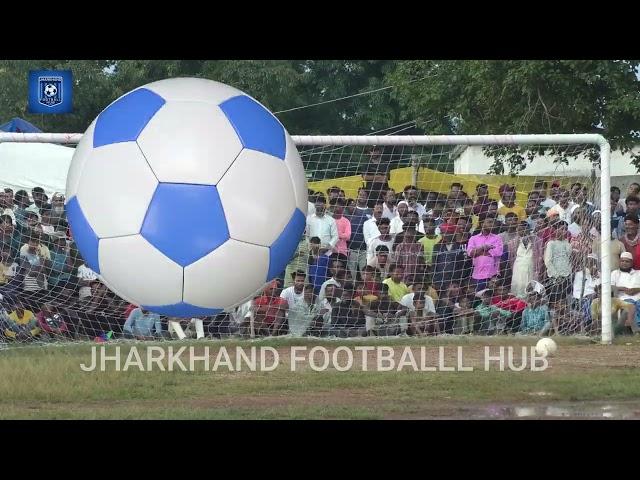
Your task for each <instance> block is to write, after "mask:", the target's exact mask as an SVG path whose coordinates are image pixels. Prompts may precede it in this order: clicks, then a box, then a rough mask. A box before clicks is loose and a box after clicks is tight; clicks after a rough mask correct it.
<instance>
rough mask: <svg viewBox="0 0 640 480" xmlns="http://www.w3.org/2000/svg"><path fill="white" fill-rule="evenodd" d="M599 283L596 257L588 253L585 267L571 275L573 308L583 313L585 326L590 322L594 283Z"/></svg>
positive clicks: (594, 292)
mask: <svg viewBox="0 0 640 480" xmlns="http://www.w3.org/2000/svg"><path fill="white" fill-rule="evenodd" d="M599 283H600V272H599V270H598V258H597V257H596V256H594V255H589V256H588V257H587V259H586V262H585V267H584V268H583V269H582V270H580V271H578V272H576V274H575V275H574V277H573V303H574V308H575V309H576V310H578V311H579V312H581V313H582V315H584V319H585V324H586V326H587V327H588V326H590V325H591V322H592V318H591V302H592V301H593V299H594V298H595V297H596V285H598V284H599Z"/></svg>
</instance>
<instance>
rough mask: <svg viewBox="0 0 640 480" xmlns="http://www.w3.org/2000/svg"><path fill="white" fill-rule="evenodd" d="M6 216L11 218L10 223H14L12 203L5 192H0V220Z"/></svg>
mask: <svg viewBox="0 0 640 480" xmlns="http://www.w3.org/2000/svg"><path fill="white" fill-rule="evenodd" d="M5 215H7V216H8V217H10V218H11V223H12V224H15V223H16V216H15V214H14V213H13V202H12V200H11V198H10V197H9V194H8V193H7V192H0V219H1V217H2V216H5Z"/></svg>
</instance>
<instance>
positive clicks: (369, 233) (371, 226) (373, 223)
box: [362, 203, 383, 248]
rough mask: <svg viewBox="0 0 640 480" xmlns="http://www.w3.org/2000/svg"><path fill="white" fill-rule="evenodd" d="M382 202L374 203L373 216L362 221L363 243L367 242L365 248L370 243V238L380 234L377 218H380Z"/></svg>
mask: <svg viewBox="0 0 640 480" xmlns="http://www.w3.org/2000/svg"><path fill="white" fill-rule="evenodd" d="M382 210H383V207H382V204H381V203H376V205H375V206H374V207H373V217H371V218H370V219H369V220H367V221H366V222H364V224H363V225H362V236H363V237H364V243H366V244H367V248H369V245H371V240H373V239H374V238H376V237H379V236H380V230H378V220H380V219H381V218H382Z"/></svg>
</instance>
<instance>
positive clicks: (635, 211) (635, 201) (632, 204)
mask: <svg viewBox="0 0 640 480" xmlns="http://www.w3.org/2000/svg"><path fill="white" fill-rule="evenodd" d="M625 204H626V206H627V210H626V215H625V217H624V220H620V221H619V222H618V228H617V229H616V237H617V238H618V239H622V237H623V236H624V234H625V222H626V219H627V218H628V217H629V216H632V217H636V218H639V216H640V215H639V213H640V198H638V197H636V196H629V197H627V198H626V199H625Z"/></svg>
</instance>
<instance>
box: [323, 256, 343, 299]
mask: <svg viewBox="0 0 640 480" xmlns="http://www.w3.org/2000/svg"><path fill="white" fill-rule="evenodd" d="M331 258H332V260H331V278H329V279H328V280H326V281H325V282H324V283H323V284H322V286H321V287H320V291H319V292H318V304H321V303H322V302H323V300H324V296H325V293H324V292H325V290H326V289H327V285H335V286H336V287H338V288H342V284H343V283H344V281H345V280H346V274H347V271H346V268H345V266H346V263H347V262H346V259H345V258H344V256H340V255H332V256H331Z"/></svg>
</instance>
